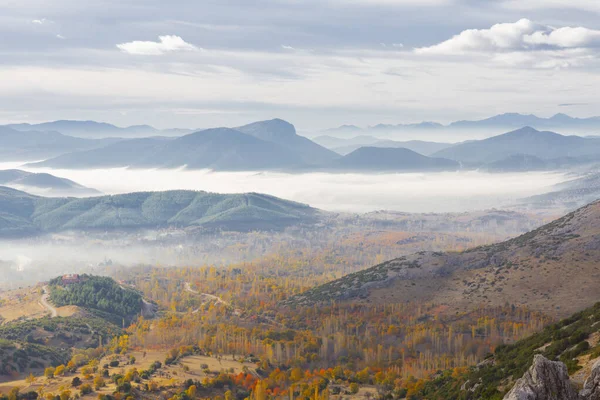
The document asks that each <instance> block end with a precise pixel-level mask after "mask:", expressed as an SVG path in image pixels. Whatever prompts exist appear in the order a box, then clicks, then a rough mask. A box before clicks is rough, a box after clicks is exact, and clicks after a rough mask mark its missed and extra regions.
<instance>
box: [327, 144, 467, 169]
mask: <svg viewBox="0 0 600 400" xmlns="http://www.w3.org/2000/svg"><path fill="white" fill-rule="evenodd" d="M330 168H332V169H334V170H335V169H343V170H348V171H449V170H457V169H458V168H460V164H459V163H458V162H456V161H453V160H448V159H445V158H432V157H427V156H424V155H421V154H419V153H416V152H414V151H412V150H409V149H405V148H383V147H361V148H359V149H358V150H355V151H353V152H352V153H350V154H348V155H346V156H344V157H342V158H340V159H338V160H336V161H334V163H333V164H332V165H331V166H330Z"/></svg>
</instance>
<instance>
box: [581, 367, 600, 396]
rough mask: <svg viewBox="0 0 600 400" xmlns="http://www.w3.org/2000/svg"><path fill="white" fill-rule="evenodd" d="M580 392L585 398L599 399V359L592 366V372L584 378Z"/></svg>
mask: <svg viewBox="0 0 600 400" xmlns="http://www.w3.org/2000/svg"><path fill="white" fill-rule="evenodd" d="M580 394H581V397H582V398H583V399H585V400H600V360H598V361H596V363H595V364H594V366H593V367H592V373H591V374H590V377H589V378H588V379H586V381H585V384H584V385H583V390H582V391H581V393H580Z"/></svg>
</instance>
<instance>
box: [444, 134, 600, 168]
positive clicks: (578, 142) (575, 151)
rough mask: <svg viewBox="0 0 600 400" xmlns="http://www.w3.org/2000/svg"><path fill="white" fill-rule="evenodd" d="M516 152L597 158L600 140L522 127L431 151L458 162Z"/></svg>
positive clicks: (482, 160) (481, 160)
mask: <svg viewBox="0 0 600 400" xmlns="http://www.w3.org/2000/svg"><path fill="white" fill-rule="evenodd" d="M515 154H527V155H531V156H535V157H538V158H541V159H552V158H561V157H578V156H590V155H597V156H598V157H599V158H600V140H598V139H590V138H582V137H579V136H563V135H559V134H557V133H554V132H540V131H537V130H535V129H533V128H530V127H525V128H521V129H518V130H516V131H512V132H508V133H505V134H503V135H499V136H494V137H491V138H488V139H484V140H478V141H472V142H467V143H461V144H457V145H455V146H452V147H449V148H447V149H444V150H440V151H438V152H436V153H434V156H435V157H444V158H449V159H452V160H457V161H461V162H472V163H489V162H495V161H500V160H502V159H505V158H507V157H509V156H512V155H515Z"/></svg>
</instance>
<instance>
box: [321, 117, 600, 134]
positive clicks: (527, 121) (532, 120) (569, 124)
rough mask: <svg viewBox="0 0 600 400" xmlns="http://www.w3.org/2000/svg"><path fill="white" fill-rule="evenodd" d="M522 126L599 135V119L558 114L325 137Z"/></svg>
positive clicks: (341, 130)
mask: <svg viewBox="0 0 600 400" xmlns="http://www.w3.org/2000/svg"><path fill="white" fill-rule="evenodd" d="M523 126H532V127H534V128H536V129H542V130H543V129H555V130H560V129H564V130H566V131H567V132H569V130H576V131H585V130H591V131H592V132H589V133H590V134H592V133H600V116H598V117H589V118H576V117H571V116H569V115H567V114H563V113H558V114H555V115H553V116H551V117H549V118H543V117H538V116H536V115H533V114H520V113H504V114H499V115H495V116H492V117H489V118H484V119H480V120H461V121H455V122H451V123H449V124H446V125H444V124H440V123H437V122H420V123H412V124H377V125H373V126H368V127H364V128H361V127H358V126H356V125H342V126H340V127H338V128H331V129H327V130H325V131H324V132H327V133H328V134H336V133H337V134H354V135H357V134H361V133H366V132H377V131H380V132H385V131H411V130H437V131H442V130H449V131H453V130H460V129H463V130H465V129H466V130H477V129H490V128H496V129H517V128H521V127H523Z"/></svg>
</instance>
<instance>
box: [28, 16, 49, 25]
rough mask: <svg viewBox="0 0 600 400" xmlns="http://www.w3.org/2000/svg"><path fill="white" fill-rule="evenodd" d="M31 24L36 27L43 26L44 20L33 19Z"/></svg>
mask: <svg viewBox="0 0 600 400" xmlns="http://www.w3.org/2000/svg"><path fill="white" fill-rule="evenodd" d="M31 23H33V24H36V25H43V24H45V23H46V18H41V19H34V20H33V21H31Z"/></svg>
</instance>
